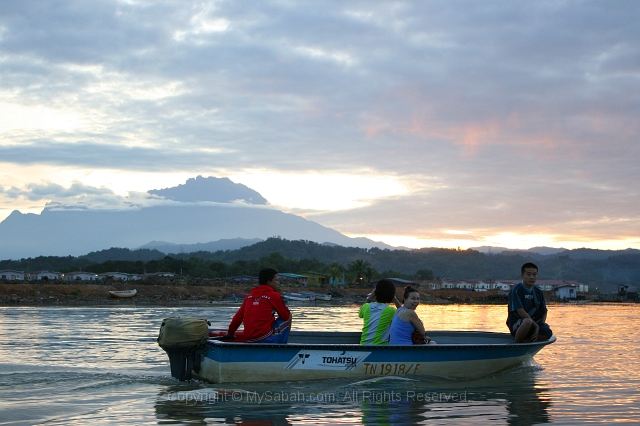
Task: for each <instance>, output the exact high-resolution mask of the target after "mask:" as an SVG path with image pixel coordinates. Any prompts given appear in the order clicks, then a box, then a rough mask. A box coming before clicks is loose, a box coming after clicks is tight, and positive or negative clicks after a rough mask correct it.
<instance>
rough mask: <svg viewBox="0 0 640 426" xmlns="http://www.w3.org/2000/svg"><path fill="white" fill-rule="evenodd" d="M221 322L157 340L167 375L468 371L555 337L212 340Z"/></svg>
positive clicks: (248, 378) (229, 378)
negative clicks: (181, 339)
mask: <svg viewBox="0 0 640 426" xmlns="http://www.w3.org/2000/svg"><path fill="white" fill-rule="evenodd" d="M225 333H226V330H210V333H209V335H210V338H209V339H208V340H205V338H204V337H203V338H202V339H201V342H200V344H198V345H196V346H193V347H191V348H184V347H182V348H176V349H175V350H173V349H172V348H167V347H163V349H164V350H165V351H166V352H167V355H169V360H170V364H171V375H172V376H173V377H175V378H177V379H179V380H190V379H192V378H193V379H198V380H203V381H206V382H211V383H237V382H255V381H266V382H269V381H291V380H319V379H331V378H359V377H365V378H367V377H368V378H373V377H380V376H390V375H394V376H395V375H399V376H408V377H414V378H417V377H420V376H440V377H447V378H455V379H474V378H478V377H483V376H487V375H491V374H494V373H497V372H499V371H502V370H506V369H509V368H512V367H515V366H517V365H522V364H523V363H525V362H527V361H529V360H531V358H532V357H533V356H534V355H535V354H536V353H538V351H540V350H541V349H542V348H543V347H544V346H546V345H548V344H551V343H553V342H555V341H556V337H555V336H553V337H552V338H551V339H549V340H546V341H541V342H534V343H518V344H516V343H514V341H513V337H511V335H510V334H508V333H489V332H474V331H441V332H431V331H430V332H429V335H430V336H431V338H432V339H434V340H435V341H437V342H438V343H437V344H434V345H412V346H378V345H360V332H328V331H295V330H294V331H291V333H290V335H289V342H288V343H286V344H275V343H243V342H242V334H241V332H237V333H236V340H235V341H221V340H217V339H219V338H220V336H223V335H224V334H225Z"/></svg>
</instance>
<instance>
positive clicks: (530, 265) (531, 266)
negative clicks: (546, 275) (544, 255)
mask: <svg viewBox="0 0 640 426" xmlns="http://www.w3.org/2000/svg"><path fill="white" fill-rule="evenodd" d="M527 268H534V269H535V270H536V271H537V270H538V267H537V266H536V264H535V263H531V262H527V263H525V264H524V265H522V268H520V275H524V270H525V269H527Z"/></svg>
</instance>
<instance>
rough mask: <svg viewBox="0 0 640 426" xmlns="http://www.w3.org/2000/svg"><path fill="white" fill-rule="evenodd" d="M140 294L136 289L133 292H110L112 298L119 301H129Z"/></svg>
mask: <svg viewBox="0 0 640 426" xmlns="http://www.w3.org/2000/svg"><path fill="white" fill-rule="evenodd" d="M136 293H138V291H137V290H136V289H133V290H112V291H109V294H110V295H111V297H116V298H118V299H127V298H129V297H133V296H135V295H136Z"/></svg>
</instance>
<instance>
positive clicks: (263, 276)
mask: <svg viewBox="0 0 640 426" xmlns="http://www.w3.org/2000/svg"><path fill="white" fill-rule="evenodd" d="M277 274H278V271H276V270H275V269H271V268H264V269H261V270H260V272H259V273H258V284H266V283H268V282H269V281H271V280H272V279H273V277H275V276H276V275H277Z"/></svg>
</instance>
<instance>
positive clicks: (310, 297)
mask: <svg viewBox="0 0 640 426" xmlns="http://www.w3.org/2000/svg"><path fill="white" fill-rule="evenodd" d="M282 297H284V300H286V301H292V300H293V301H299V302H313V301H314V300H316V294H315V293H307V294H303V293H287V292H285V293H282Z"/></svg>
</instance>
